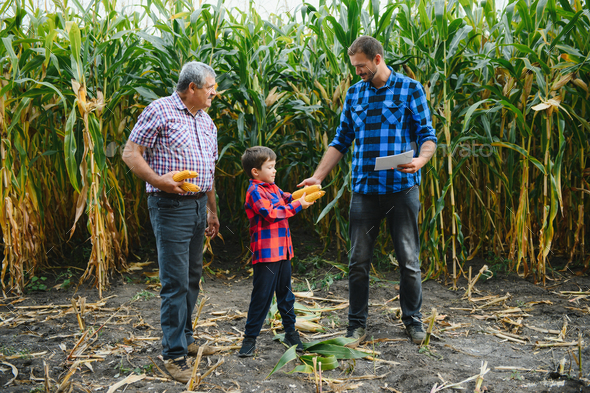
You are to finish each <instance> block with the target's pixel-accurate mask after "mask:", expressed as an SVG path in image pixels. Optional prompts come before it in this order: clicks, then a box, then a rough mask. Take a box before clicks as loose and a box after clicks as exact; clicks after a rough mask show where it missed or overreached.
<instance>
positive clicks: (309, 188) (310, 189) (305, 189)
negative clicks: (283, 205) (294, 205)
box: [292, 184, 322, 199]
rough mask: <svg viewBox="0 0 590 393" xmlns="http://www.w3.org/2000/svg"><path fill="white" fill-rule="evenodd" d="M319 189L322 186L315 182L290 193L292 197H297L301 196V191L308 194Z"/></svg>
mask: <svg viewBox="0 0 590 393" xmlns="http://www.w3.org/2000/svg"><path fill="white" fill-rule="evenodd" d="M321 189H322V186H321V185H319V184H316V185H315V186H307V187H303V188H302V189H300V190H297V191H295V192H294V193H293V194H292V196H293V199H299V198H301V197H302V196H303V193H306V194H307V195H310V194H313V193H314V192H317V191H319V190H321Z"/></svg>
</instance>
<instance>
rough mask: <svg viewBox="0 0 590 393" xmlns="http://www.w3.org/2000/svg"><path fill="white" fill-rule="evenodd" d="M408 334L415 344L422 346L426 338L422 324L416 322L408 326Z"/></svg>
mask: <svg viewBox="0 0 590 393" xmlns="http://www.w3.org/2000/svg"><path fill="white" fill-rule="evenodd" d="M406 333H408V336H410V339H411V340H412V342H413V343H414V344H422V341H424V339H425V338H426V333H425V332H424V328H423V327H422V322H415V323H412V324H411V325H408V326H406Z"/></svg>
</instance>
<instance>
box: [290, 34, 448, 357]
mask: <svg viewBox="0 0 590 393" xmlns="http://www.w3.org/2000/svg"><path fill="white" fill-rule="evenodd" d="M348 56H349V58H350V62H351V64H352V65H353V67H354V68H355V69H356V74H357V75H359V76H360V77H361V79H362V80H361V81H359V82H358V83H356V84H355V85H354V86H351V87H350V89H349V90H348V92H347V94H346V100H345V102H344V107H343V109H342V115H341V118H340V126H339V127H338V129H337V130H336V136H335V137H334V140H333V141H332V143H331V144H330V146H329V147H328V150H327V152H326V154H325V155H324V157H323V158H322V161H321V162H320V165H319V166H318V168H317V169H316V171H315V173H314V174H313V176H312V177H311V178H309V179H305V180H304V181H303V182H302V183H301V184H300V185H313V184H320V183H321V182H322V180H324V178H325V177H326V176H327V175H328V173H330V171H331V170H332V169H333V168H334V167H335V166H336V164H337V163H338V161H339V160H340V159H341V158H342V157H343V156H344V154H346V152H347V151H348V149H349V148H350V146H351V145H352V142H353V141H354V142H355V147H354V155H353V159H352V191H353V192H352V197H351V200H350V226H349V236H350V241H351V243H352V248H351V250H350V252H349V258H350V260H349V273H348V280H349V298H350V308H349V311H348V332H347V335H346V336H347V337H351V338H354V341H353V342H352V343H351V344H350V345H349V346H355V345H358V344H359V343H360V342H361V341H362V340H363V339H364V338H365V337H366V333H365V329H366V326H367V316H368V313H369V307H368V306H369V270H370V267H371V259H372V257H373V248H374V245H375V240H376V239H377V236H378V235H379V227H380V224H381V221H382V220H383V219H387V224H388V228H389V232H390V233H391V237H392V239H393V245H394V248H395V254H396V257H397V259H398V261H399V266H400V275H401V277H400V304H401V309H402V321H403V323H404V324H405V326H406V331H407V333H408V335H409V336H410V338H411V340H412V341H413V342H414V343H418V344H419V343H420V342H422V340H423V339H424V337H425V334H424V330H423V327H422V321H421V314H420V308H421V306H422V284H421V277H420V259H419V252H420V238H419V233H418V212H419V211H420V198H419V196H420V195H419V188H418V186H419V185H420V168H422V167H423V166H424V165H425V164H426V163H427V162H428V160H430V158H431V157H432V155H433V154H434V150H435V149H436V133H435V131H434V129H433V128H432V125H431V119H430V111H429V109H428V103H427V101H426V95H425V94H424V90H423V88H422V86H421V85H420V83H418V82H417V81H415V80H413V79H410V78H408V77H406V76H404V75H402V74H398V73H396V72H394V71H393V69H392V68H391V67H388V66H387V65H386V64H385V61H384V58H383V47H382V46H381V44H380V43H379V41H377V40H376V39H375V38H373V37H369V36H362V37H359V38H357V39H356V40H355V41H354V42H353V43H352V45H351V46H350V48H349V49H348ZM416 148H419V154H416V155H415V156H414V158H413V159H412V161H411V162H410V163H408V164H405V165H400V166H398V167H397V168H391V169H390V170H383V171H375V162H376V158H377V157H383V156H388V155H394V154H399V153H402V152H406V151H410V150H412V149H414V150H416Z"/></svg>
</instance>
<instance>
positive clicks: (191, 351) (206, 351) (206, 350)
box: [187, 341, 217, 356]
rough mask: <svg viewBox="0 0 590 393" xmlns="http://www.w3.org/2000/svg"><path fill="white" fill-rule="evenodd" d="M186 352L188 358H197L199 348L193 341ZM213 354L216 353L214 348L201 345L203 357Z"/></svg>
mask: <svg viewBox="0 0 590 393" xmlns="http://www.w3.org/2000/svg"><path fill="white" fill-rule="evenodd" d="M187 351H188V355H189V356H197V355H198V354H199V346H198V345H197V343H196V342H194V341H193V342H192V343H190V345H189V346H188V348H187ZM215 352H217V350H216V349H215V347H210V346H208V345H203V356H209V355H213V354H214V353H215Z"/></svg>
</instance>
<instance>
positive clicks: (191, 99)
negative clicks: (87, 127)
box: [123, 62, 219, 382]
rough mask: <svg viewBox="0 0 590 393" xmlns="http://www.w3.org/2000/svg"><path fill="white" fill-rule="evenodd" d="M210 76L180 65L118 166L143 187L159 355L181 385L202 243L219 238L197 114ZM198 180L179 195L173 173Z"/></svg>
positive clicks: (209, 132) (206, 102) (209, 142)
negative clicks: (154, 267) (157, 302)
mask: <svg viewBox="0 0 590 393" xmlns="http://www.w3.org/2000/svg"><path fill="white" fill-rule="evenodd" d="M215 76H216V75H215V71H213V69H212V68H211V67H209V66H208V65H206V64H203V63H199V62H190V63H187V64H186V65H185V66H184V67H183V68H182V70H181V71H180V75H179V78H178V84H177V86H176V91H175V92H174V93H173V94H172V95H171V96H168V97H164V98H160V99H158V100H156V101H154V102H152V103H151V104H150V105H148V107H147V108H145V110H144V111H143V113H142V114H141V115H140V116H139V119H138V120H137V123H136V124H135V127H134V128H133V131H131V135H130V136H129V141H128V142H127V145H126V146H125V151H124V153H123V160H124V161H125V163H126V164H127V165H128V166H129V167H130V168H131V170H132V171H133V172H134V173H135V174H136V175H137V176H138V177H139V178H140V179H142V180H145V181H146V191H147V193H148V195H149V196H148V208H149V213H150V220H151V222H152V227H153V229H154V235H155V237H156V244H157V248H158V264H159V268H160V282H161V284H162V289H161V291H160V297H161V307H160V323H161V326H162V334H163V338H162V347H163V351H162V355H163V358H164V364H165V366H166V369H167V370H168V372H169V373H170V374H171V375H172V377H173V378H174V379H176V380H177V381H179V382H188V380H189V379H190V376H191V369H190V367H189V365H188V364H187V361H186V355H187V354H188V355H192V356H194V355H196V354H197V352H198V350H199V347H198V346H197V344H196V343H195V340H194V338H193V329H192V320H191V314H192V311H193V309H194V307H195V303H196V301H197V297H198V295H199V282H200V280H201V275H202V269H203V236H204V234H207V236H211V237H215V236H216V235H217V232H218V231H219V220H218V219H217V215H216V212H217V208H216V206H215V190H214V182H213V180H214V173H215V161H216V160H217V128H216V127H215V125H214V124H213V121H212V120H211V118H210V117H209V115H207V113H206V112H205V111H204V109H206V108H208V107H210V106H211V99H212V98H213V97H214V96H215V94H216V92H215ZM184 170H191V171H195V172H197V174H198V176H197V177H196V178H193V179H187V180H186V181H190V182H191V183H193V184H195V185H197V186H198V187H199V188H200V192H185V191H184V190H183V189H182V188H181V185H182V183H183V181H179V182H178V181H174V179H173V175H174V174H175V173H177V172H179V171H184Z"/></svg>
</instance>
